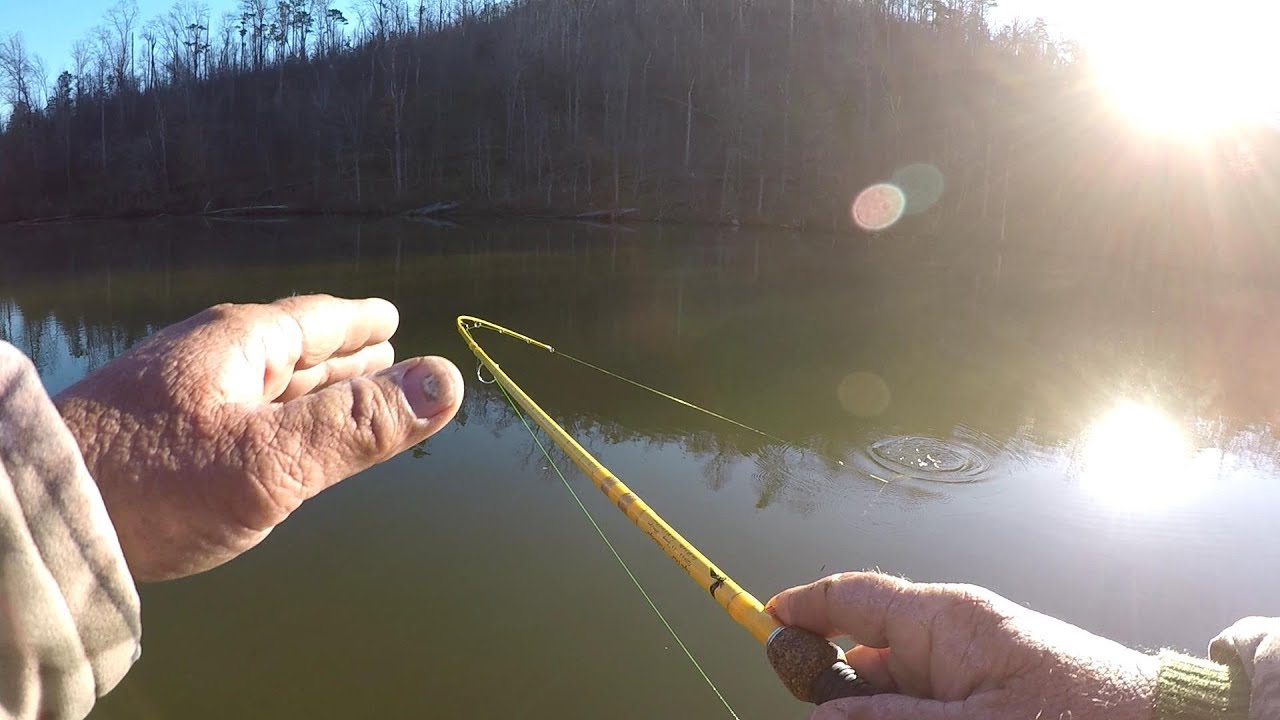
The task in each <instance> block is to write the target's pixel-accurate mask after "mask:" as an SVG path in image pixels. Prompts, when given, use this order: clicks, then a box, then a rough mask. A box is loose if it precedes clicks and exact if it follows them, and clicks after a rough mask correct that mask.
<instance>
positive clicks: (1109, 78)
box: [1087, 0, 1280, 139]
mask: <svg viewBox="0 0 1280 720" xmlns="http://www.w3.org/2000/svg"><path fill="white" fill-rule="evenodd" d="M1221 2H1222V4H1224V5H1226V6H1227V7H1219V6H1214V7H1213V8H1212V9H1209V8H1206V7H1205V6H1204V4H1203V3H1196V4H1194V5H1193V4H1192V3H1190V2H1188V1H1187V0H1172V1H1168V2H1162V3H1159V4H1155V3H1151V2H1133V3H1115V4H1114V5H1113V8H1112V12H1113V15H1112V17H1109V18H1108V19H1107V22H1105V23H1103V24H1100V26H1099V28H1098V30H1097V31H1096V35H1095V36H1094V37H1092V38H1090V41H1089V42H1088V43H1087V45H1088V49H1089V54H1090V56H1091V58H1092V61H1093V64H1094V67H1095V69H1096V71H1097V73H1098V80H1099V82H1100V84H1101V86H1102V88H1103V89H1104V90H1105V91H1106V92H1107V94H1108V95H1109V96H1110V97H1111V99H1112V102H1114V103H1115V106H1116V107H1117V108H1118V109H1119V110H1120V111H1121V112H1122V113H1123V114H1124V115H1125V116H1127V117H1128V118H1129V119H1130V120H1131V121H1133V122H1134V123H1135V124H1136V125H1138V126H1139V127H1141V128H1143V129H1145V130H1147V131H1149V132H1154V133H1158V134H1161V135H1164V136H1169V137H1175V138H1180V139H1199V138H1203V137H1205V136H1207V135H1211V134H1214V133H1217V132H1221V131H1224V130H1230V129H1233V128H1239V127H1242V126H1246V125H1252V124H1257V123H1262V122H1266V121H1268V120H1269V119H1270V118H1273V117H1275V114H1276V113H1277V111H1280V84H1277V83H1276V82H1275V81H1274V75H1275V72H1276V69H1277V68H1280V49H1278V48H1277V46H1278V44H1277V43H1276V42H1275V39H1274V38H1273V37H1270V34H1271V33H1273V32H1274V28H1275V27H1276V25H1277V24H1278V23H1280V9H1277V8H1278V7H1280V3H1274V2H1272V1H1270V0H1268V1H1267V2H1260V1H1259V0H1221Z"/></svg>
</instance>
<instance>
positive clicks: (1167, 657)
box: [1155, 650, 1249, 720]
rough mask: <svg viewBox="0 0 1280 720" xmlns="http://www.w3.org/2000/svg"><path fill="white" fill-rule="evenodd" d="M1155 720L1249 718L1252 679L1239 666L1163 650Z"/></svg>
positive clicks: (1243, 719) (1245, 719)
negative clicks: (1250, 680) (1250, 681)
mask: <svg viewBox="0 0 1280 720" xmlns="http://www.w3.org/2000/svg"><path fill="white" fill-rule="evenodd" d="M1159 659H1160V670H1159V673H1158V674H1157V675H1156V706H1155V710H1156V713H1155V720H1248V717H1249V679H1248V678H1247V677H1246V676H1245V674H1244V673H1243V672H1242V671H1240V670H1239V669H1238V668H1236V667H1233V666H1230V665H1220V664H1218V663H1215V662H1211V661H1209V660H1204V659H1202V658H1195V657H1191V656H1189V655H1183V654H1181V653H1176V652H1173V651H1172V650H1163V651H1161V652H1160V655H1159Z"/></svg>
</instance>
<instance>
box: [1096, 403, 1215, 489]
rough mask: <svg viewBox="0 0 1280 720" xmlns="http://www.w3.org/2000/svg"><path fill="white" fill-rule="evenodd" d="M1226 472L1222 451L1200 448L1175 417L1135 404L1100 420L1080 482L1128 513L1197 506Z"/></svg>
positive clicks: (1097, 423) (1118, 409) (1125, 404)
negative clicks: (1223, 465) (1194, 503)
mask: <svg viewBox="0 0 1280 720" xmlns="http://www.w3.org/2000/svg"><path fill="white" fill-rule="evenodd" d="M1221 468H1222V451H1221V450H1219V449H1216V448H1211V449H1205V450H1198V449H1196V448H1194V447H1193V446H1192V444H1191V442H1190V438H1188V437H1187V434H1186V432H1184V431H1183V429H1182V428H1181V427H1179V426H1178V424H1177V423H1176V422H1174V420H1173V419H1172V418H1170V417H1169V416H1167V415H1165V414H1164V413H1162V412H1161V411H1160V410H1159V409H1157V408H1155V407H1152V406H1150V405H1145V404H1141V403H1137V402H1133V401H1125V402H1122V403H1120V404H1119V405H1117V406H1116V407H1114V408H1111V409H1110V410H1108V411H1107V412H1106V413H1104V414H1103V415H1102V416H1101V417H1100V418H1098V420H1097V421H1096V422H1094V424H1093V425H1092V426H1090V428H1089V429H1088V431H1086V433H1085V435H1084V439H1083V441H1082V443H1081V448H1080V470H1079V477H1080V483H1081V484H1082V485H1083V487H1084V488H1085V489H1086V490H1088V491H1089V492H1090V493H1092V494H1094V495H1096V496H1097V497H1098V498H1099V499H1100V500H1101V501H1102V502H1103V503H1104V504H1106V505H1108V506H1110V507H1112V508H1116V509H1122V510H1148V511H1150V510H1158V509H1164V508H1167V507H1169V506H1171V505H1177V504H1181V503H1187V502H1191V501H1193V500H1195V499H1196V498H1197V497H1198V496H1200V495H1203V494H1205V493H1208V492H1210V490H1211V489H1212V486H1213V484H1214V481H1215V479H1216V478H1217V476H1218V474H1219V473H1220V471H1221Z"/></svg>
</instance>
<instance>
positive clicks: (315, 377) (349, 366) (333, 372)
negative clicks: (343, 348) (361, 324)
mask: <svg viewBox="0 0 1280 720" xmlns="http://www.w3.org/2000/svg"><path fill="white" fill-rule="evenodd" d="M395 357H396V351H395V348H393V347H392V346H391V343H389V342H381V343H378V344H377V345H369V346H367V347H363V348H360V349H359V350H357V351H355V352H354V353H352V354H350V355H343V356H340V357H333V358H329V359H328V360H325V361H324V362H322V363H320V364H319V365H316V366H314V367H309V368H307V369H305V370H298V371H296V372H294V373H293V377H292V378H290V380H289V385H288V386H287V387H285V389H284V392H283V393H281V394H280V397H278V398H276V401H277V402H288V401H290V400H293V399H295V398H300V397H302V396H303V395H306V394H307V393H309V392H312V391H314V390H317V389H319V388H323V387H328V386H329V385H332V384H334V383H338V382H342V381H343V380H350V379H351V378H354V377H359V376H361V375H368V374H370V373H376V372H380V371H382V370H386V369H387V368H389V367H391V364H392V363H394V362H395Z"/></svg>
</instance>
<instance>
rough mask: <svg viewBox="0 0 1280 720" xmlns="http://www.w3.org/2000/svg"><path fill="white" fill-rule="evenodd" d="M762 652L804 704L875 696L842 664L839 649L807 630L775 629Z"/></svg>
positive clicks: (842, 659)
mask: <svg viewBox="0 0 1280 720" xmlns="http://www.w3.org/2000/svg"><path fill="white" fill-rule="evenodd" d="M765 653H766V654H767V655H768V656H769V664H770V665H772V666H773V671H774V672H776V673H777V674H778V678H779V679H781V680H782V684H783V685H786V686H787V689H788V690H790V691H791V694H792V695H795V696H796V697H797V698H798V699H800V700H803V701H804V702H807V703H813V704H814V705H821V704H822V703H825V702H830V701H832V700H836V699H839V698H845V697H863V696H866V695H874V694H876V691H875V690H874V689H873V688H872V687H871V686H870V685H869V684H868V683H867V681H866V680H863V679H862V678H860V677H858V674H857V673H856V672H854V670H853V668H851V667H849V664H848V663H846V662H845V661H844V658H843V656H842V653H841V651H840V648H838V647H836V646H835V645H834V644H833V643H832V642H831V641H830V640H827V639H826V638H824V637H821V636H819V635H815V634H813V633H811V632H809V631H808V630H801V629H800V628H797V627H781V628H778V629H777V630H775V631H774V633H773V634H772V635H770V636H769V640H768V642H767V643H766V644H765Z"/></svg>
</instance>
